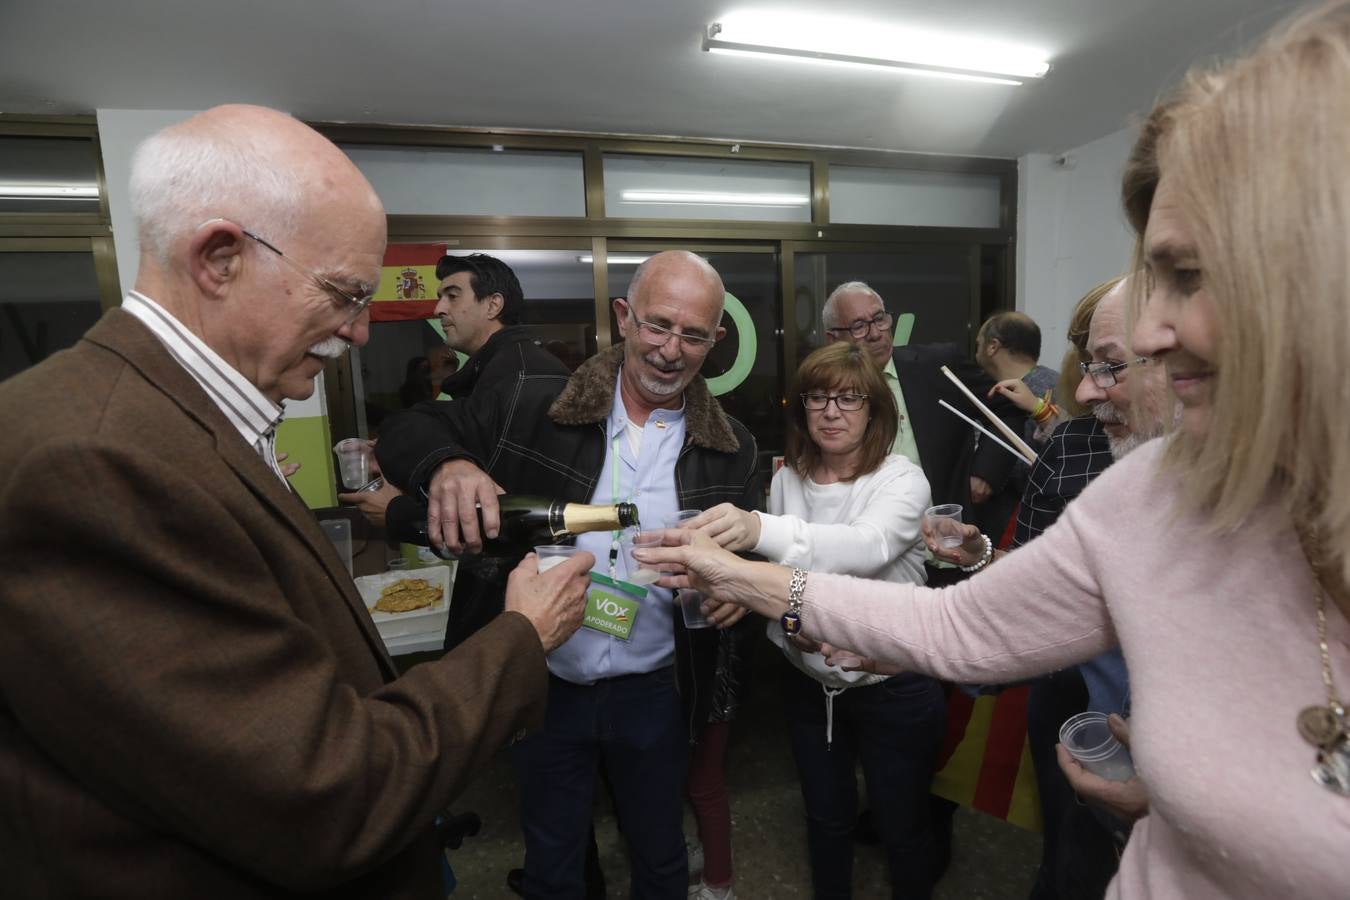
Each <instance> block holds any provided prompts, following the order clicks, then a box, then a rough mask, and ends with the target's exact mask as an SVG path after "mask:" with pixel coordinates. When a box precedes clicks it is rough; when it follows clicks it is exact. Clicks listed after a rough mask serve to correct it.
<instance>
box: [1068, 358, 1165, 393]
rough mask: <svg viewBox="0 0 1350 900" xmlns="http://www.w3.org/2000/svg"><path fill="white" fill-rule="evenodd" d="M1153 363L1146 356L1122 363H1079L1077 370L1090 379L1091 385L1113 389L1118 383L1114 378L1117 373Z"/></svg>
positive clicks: (1117, 379) (1118, 380)
mask: <svg viewBox="0 0 1350 900" xmlns="http://www.w3.org/2000/svg"><path fill="white" fill-rule="evenodd" d="M1151 362H1153V359H1152V358H1151V357H1148V356H1136V357H1135V358H1134V359H1132V360H1130V361H1129V362H1123V363H1104V362H1101V363H1081V362H1080V363H1079V364H1078V370H1079V371H1080V372H1082V373H1083V377H1085V378H1091V379H1092V383H1093V384H1095V385H1096V386H1097V387H1099V388H1109V387H1115V386H1116V385H1117V384H1119V383H1120V379H1119V378H1117V377H1116V373H1117V372H1123V371H1125V370H1126V369H1128V368H1129V367H1130V366H1146V365H1148V364H1149V363H1151Z"/></svg>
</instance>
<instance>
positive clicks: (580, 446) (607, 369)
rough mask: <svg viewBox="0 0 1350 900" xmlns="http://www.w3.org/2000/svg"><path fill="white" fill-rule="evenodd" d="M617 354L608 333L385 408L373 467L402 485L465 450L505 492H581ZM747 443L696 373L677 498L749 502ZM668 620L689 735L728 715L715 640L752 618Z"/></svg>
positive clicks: (741, 644)
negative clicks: (456, 388)
mask: <svg viewBox="0 0 1350 900" xmlns="http://www.w3.org/2000/svg"><path fill="white" fill-rule="evenodd" d="M622 361H623V347H622V346H621V345H619V346H615V347H611V348H610V349H608V350H605V351H602V352H601V353H598V354H596V355H595V356H593V357H592V358H591V359H589V360H587V361H586V362H585V363H583V364H582V365H581V366H580V367H579V368H578V369H577V371H576V372H575V373H574V374H572V375H571V376H570V377H568V376H566V375H559V374H557V373H551V372H540V371H537V370H532V369H522V370H521V371H520V372H519V373H518V374H517V375H516V376H515V377H514V378H504V379H495V380H493V381H492V382H491V383H480V385H479V386H478V387H477V388H476V389H475V390H474V394H473V400H474V402H473V403H471V404H461V403H457V402H456V401H448V402H439V403H423V404H420V405H418V406H416V407H413V408H412V409H410V410H406V411H404V412H402V413H398V414H396V415H394V416H391V417H390V418H389V419H386V420H385V422H384V427H383V429H382V432H381V437H380V441H379V443H378V444H377V445H376V450H375V453H376V456H377V457H378V459H379V462H380V468H381V471H383V472H384V474H385V477H387V478H389V479H391V480H392V481H393V482H394V484H396V485H398V486H399V487H402V488H403V489H404V490H410V489H419V490H424V489H425V488H426V487H427V486H428V483H429V480H430V478H431V475H432V473H433V472H434V471H435V469H436V467H437V466H438V465H440V464H441V463H442V462H444V461H446V460H448V459H469V460H472V461H473V462H474V463H476V464H477V465H478V466H479V467H480V468H482V469H483V470H484V471H486V472H487V473H488V474H489V475H490V476H492V478H493V479H494V480H496V482H497V483H498V484H500V485H501V486H502V487H504V488H506V489H507V490H508V491H510V492H511V493H516V494H540V495H543V496H547V497H556V498H558V499H561V500H567V501H572V502H579V503H586V502H589V501H590V499H591V497H592V496H593V495H594V492H595V488H596V484H597V482H598V481H599V478H600V475H601V467H602V466H603V465H604V461H605V451H606V445H605V423H606V421H607V419H608V417H609V413H610V408H611V406H612V405H613V401H614V385H615V382H616V380H617V378H618V374H619V366H620V364H621V363H622ZM488 398H490V402H482V401H484V400H487V399H488ZM756 455H757V447H756V444H755V439H754V437H753V436H751V434H750V432H749V431H748V430H747V429H746V428H745V426H744V425H742V424H741V423H740V422H738V421H736V420H735V419H733V418H731V417H730V416H728V415H727V414H726V413H725V412H723V410H722V407H721V406H720V405H719V404H718V403H717V400H716V399H715V398H714V397H713V396H712V394H711V393H710V392H709V391H708V388H707V385H706V384H705V383H704V381H703V379H702V378H701V377H696V378H695V379H694V381H693V382H692V383H691V384H690V385H689V387H688V388H686V390H685V444H684V448H683V449H682V450H681V451H680V455H679V458H678V461H677V462H676V464H675V489H676V492H677V493H678V495H679V501H680V508H681V509H707V508H709V507H712V506H715V505H717V504H718V503H734V504H736V505H737V506H739V507H740V508H742V509H756V508H758V507H759V505H760V503H761V500H762V499H763V481H762V477H761V475H760V473H759V472H758V470H757V467H756ZM674 620H675V635H674V638H675V660H676V670H677V673H678V675H679V683H680V689H681V695H682V697H683V699H684V705H685V709H686V713H687V715H688V717H689V718H688V721H689V724H690V733H691V737H696V736H697V734H698V732H699V731H700V730H701V728H702V725H703V723H705V722H707V721H710V720H712V721H718V720H721V719H726V718H730V717H731V716H732V715H734V711H735V706H736V702H737V699H738V694H739V693H740V687H741V683H742V681H743V676H744V668H745V667H744V665H743V664H739V665H737V666H736V669H737V671H735V672H722V673H718V672H717V669H718V665H717V662H718V656H719V645H721V644H722V643H723V642H730V643H729V645H728V647H727V648H725V649H724V650H723V651H722V652H721V655H722V656H723V658H724V659H727V660H741V661H743V660H744V658H745V656H746V651H747V649H748V647H747V646H746V645H747V644H748V642H749V641H750V640H752V637H751V635H752V634H753V632H754V631H755V630H756V629H755V627H754V623H755V622H757V621H758V620H757V619H755V618H754V617H749V616H748V617H746V618H745V619H743V620H742V621H741V623H740V624H739V625H738V626H737V627H736V628H733V629H730V630H729V631H717V630H715V629H702V630H699V631H689V630H687V629H685V627H684V622H683V620H682V618H681V617H680V616H675V619H674Z"/></svg>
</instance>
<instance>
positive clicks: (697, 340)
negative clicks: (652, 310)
mask: <svg viewBox="0 0 1350 900" xmlns="http://www.w3.org/2000/svg"><path fill="white" fill-rule="evenodd" d="M628 314H629V315H630V316H632V317H633V321H634V322H636V323H637V327H638V335H639V336H640V337H641V338H642V340H643V341H645V342H646V343H648V344H650V345H651V346H653V347H661V346H663V345H665V343H666V341H668V340H670V339H671V338H678V339H679V341H680V349H681V350H683V351H684V352H685V353H688V354H691V355H693V356H707V355H708V351H709V350H711V349H712V348H713V344H716V343H717V339H716V338H710V337H701V336H700V335H697V334H685V333H684V332H682V331H672V330H671V329H669V328H666V327H665V326H663V325H657V324H656V323H655V322H648V321H646V320H644V319H639V318H638V314H637V312H635V311H634V310H633V308H632V307H631V306H630V307H629V308H628Z"/></svg>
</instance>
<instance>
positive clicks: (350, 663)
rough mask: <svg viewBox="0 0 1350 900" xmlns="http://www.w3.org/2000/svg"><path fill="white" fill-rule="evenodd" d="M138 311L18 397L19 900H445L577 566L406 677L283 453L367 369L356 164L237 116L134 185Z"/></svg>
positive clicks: (537, 717) (5, 399) (40, 369)
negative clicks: (297, 409) (475, 790)
mask: <svg viewBox="0 0 1350 900" xmlns="http://www.w3.org/2000/svg"><path fill="white" fill-rule="evenodd" d="M131 196H132V205H133V209H134V212H135V214H136V219H137V223H138V226H139V235H140V241H141V256H140V266H139V271H138V273H137V277H136V288H135V290H133V291H132V292H131V293H130V294H129V295H128V296H127V298H126V301H125V303H124V305H123V307H122V308H121V309H115V310H112V311H111V312H109V313H108V314H107V315H106V316H105V317H104V318H103V319H102V320H101V321H100V322H99V323H98V324H96V325H95V326H94V327H93V328H92V329H91V330H90V331H89V332H88V333H87V334H86V335H85V336H84V337H83V338H82V339H81V340H80V341H79V343H78V344H77V345H76V346H75V347H74V348H72V349H71V350H69V351H67V352H64V353H60V354H57V355H55V356H52V357H51V358H49V359H48V360H46V361H45V362H43V363H41V364H40V365H38V366H36V367H34V368H32V369H30V370H28V371H27V372H25V373H23V374H21V375H19V376H16V377H15V378H13V379H11V380H9V381H8V382H6V383H5V384H3V385H0V416H3V420H4V421H5V422H6V423H7V425H6V427H7V428H8V429H9V436H8V439H7V440H6V441H5V442H3V445H0V471H4V472H5V476H6V477H5V480H4V482H3V484H0V565H2V566H3V568H4V571H5V572H7V573H8V575H7V577H6V579H5V580H4V585H3V587H0V612H2V613H3V618H4V622H5V626H4V628H3V629H0V690H2V692H3V696H4V700H3V701H0V758H3V759H4V761H5V762H4V765H3V766H0V772H3V774H0V784H3V785H4V787H3V788H2V789H0V844H3V845H4V846H5V847H7V848H8V849H9V850H10V851H11V852H8V853H7V854H6V860H7V863H6V867H5V880H6V886H7V888H8V892H9V893H10V894H11V895H13V896H19V897H37V896H47V897H58V896H59V897H76V896H80V897H84V896H128V897H129V896H136V897H149V898H164V900H168V898H179V897H232V898H248V897H256V898H262V897H268V898H276V897H290V896H301V895H304V896H314V895H316V894H319V893H321V894H323V896H325V897H341V898H376V897H378V898H409V900H411V898H425V900H432V898H439V897H442V896H443V895H444V888H443V885H442V877H441V867H442V860H443V848H442V847H441V846H440V841H439V840H438V838H437V836H436V832H435V830H434V828H433V820H434V818H435V816H436V814H437V812H438V811H440V810H441V809H443V808H444V807H445V805H446V804H447V803H448V802H449V801H450V800H451V799H452V798H453V797H454V796H455V795H456V794H457V793H458V792H459V791H460V790H462V788H463V787H464V785H465V783H466V781H467V780H468V779H469V778H470V777H471V775H472V773H473V772H474V770H475V769H477V768H479V767H481V766H483V765H485V764H486V763H487V762H488V761H489V760H490V759H491V758H492V756H493V754H494V753H495V752H496V751H497V750H498V749H500V748H501V747H503V746H504V745H506V744H507V743H508V742H510V741H512V740H514V739H516V738H518V737H520V736H523V735H524V733H525V732H526V731H527V730H529V729H531V728H538V727H540V726H542V724H543V712H544V703H545V694H546V690H547V672H546V669H545V665H544V658H545V654H546V653H547V652H548V651H549V650H551V649H552V648H554V647H556V646H558V645H559V644H561V643H562V642H563V641H564V640H566V639H567V637H568V636H570V635H571V633H572V632H573V631H574V630H575V629H576V628H577V627H578V626H579V625H580V622H581V616H582V610H583V606H584V591H585V586H586V583H587V580H586V569H587V568H588V567H589V565H590V562H591V556H590V554H588V553H583V554H579V556H580V557H581V558H580V559H579V560H577V561H576V562H574V563H571V564H568V565H567V566H566V568H563V567H559V568H558V569H554V570H553V571H550V572H548V573H546V574H544V575H539V574H538V573H537V570H536V568H535V566H534V564H533V563H532V562H527V563H526V564H525V565H523V566H522V567H521V568H520V569H519V570H518V571H517V572H516V573H515V576H514V577H513V579H512V586H511V588H510V589H509V590H508V595H507V601H506V609H507V612H505V613H504V614H503V615H501V616H499V617H498V619H497V620H496V621H495V622H494V623H493V624H492V625H490V626H488V627H487V628H485V629H484V630H483V631H482V632H481V633H480V634H479V636H478V637H477V639H476V640H475V641H473V642H471V643H470V644H469V645H467V646H465V647H462V648H460V649H458V650H456V651H455V652H454V653H451V654H448V655H447V656H445V657H444V658H443V659H441V660H439V661H437V662H434V663H429V664H427V665H424V666H419V667H417V668H416V669H415V670H414V671H412V672H410V673H408V674H407V675H406V676H404V677H402V678H398V677H396V676H397V672H396V670H395V668H394V665H393V663H392V662H391V660H390V658H389V656H388V654H387V653H386V652H385V650H384V646H383V644H382V643H381V641H380V637H379V635H378V634H377V632H376V631H375V628H374V625H373V624H372V622H371V620H370V616H369V614H368V613H367V611H366V608H365V605H364V604H363V603H362V600H361V597H360V595H359V594H358V593H357V591H356V589H355V586H354V585H353V583H352V580H351V577H350V575H348V574H347V572H346V570H345V568H344V567H343V565H342V563H341V562H340V561H339V559H338V557H337V555H336V553H335V552H334V551H333V548H332V546H331V545H330V544H329V543H328V541H327V540H326V539H325V537H324V535H323V532H322V531H321V530H320V529H319V527H318V523H317V522H316V521H315V519H314V516H313V515H312V514H311V513H310V511H309V510H308V509H306V508H305V505H304V504H303V503H302V502H301V501H300V499H299V498H298V497H297V496H296V495H295V494H294V493H292V492H291V490H290V487H289V485H288V484H287V483H286V481H285V478H284V477H283V475H282V473H281V471H280V469H279V467H278V465H277V462H276V460H275V454H274V445H273V441H274V436H275V429H276V425H277V423H278V421H279V420H280V418H281V415H282V407H281V403H282V401H283V400H285V399H300V398H304V397H307V396H309V395H310V393H311V392H312V391H313V390H314V377H315V375H317V374H318V373H319V371H320V370H321V369H322V368H323V366H324V363H325V362H326V361H327V360H328V359H329V358H330V357H332V356H334V355H337V354H339V353H341V352H343V351H344V350H345V349H346V347H347V346H348V345H349V344H358V345H359V344H363V343H365V341H366V337H367V330H368V317H367V313H366V306H367V304H368V303H369V300H370V296H371V285H373V284H375V283H376V281H377V280H378V277H379V272H380V261H381V258H382V256H383V253H384V246H385V217H384V211H383V209H382V208H381V206H380V202H379V199H378V198H377V197H376V196H375V193H374V191H373V190H372V189H371V187H370V185H369V184H368V183H367V182H366V180H365V179H364V178H363V177H362V176H361V174H360V172H358V171H357V169H356V168H355V166H353V165H352V163H351V161H350V160H348V159H347V157H346V156H345V155H344V154H343V153H342V152H341V151H340V150H338V148H337V147H335V146H334V145H333V144H331V143H330V142H329V141H327V140H326V139H324V138H323V137H321V136H320V135H319V134H318V133H316V132H314V131H313V130H311V129H310V128H308V127H306V126H305V125H303V124H301V123H300V122H298V121H296V120H295V119H292V118H291V117H289V116H286V115H284V114H282V113H278V112H275V111H273V110H268V109H262V108H259V107H248V106H226V107H218V108H216V109H212V110H209V111H207V112H205V113H201V114H199V115H196V116H193V117H192V118H189V119H188V120H186V121H184V122H182V123H179V124H177V125H174V126H172V127H170V128H168V129H166V130H165V131H162V132H160V133H159V134H157V135H154V136H152V137H151V138H149V139H148V140H147V141H146V142H145V143H144V144H143V145H142V146H141V147H140V148H139V149H138V151H137V154H136V156H135V159H134V161H133V166H132V179H131Z"/></svg>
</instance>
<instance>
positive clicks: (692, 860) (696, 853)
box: [684, 844, 703, 897]
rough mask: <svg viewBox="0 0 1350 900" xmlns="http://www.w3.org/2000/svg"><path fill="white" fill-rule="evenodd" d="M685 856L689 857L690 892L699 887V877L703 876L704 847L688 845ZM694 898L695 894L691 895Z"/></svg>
mask: <svg viewBox="0 0 1350 900" xmlns="http://www.w3.org/2000/svg"><path fill="white" fill-rule="evenodd" d="M684 852H685V854H686V855H687V856H688V857H689V880H690V881H691V882H692V885H691V887H690V888H689V890H691V891H692V890H693V889H694V888H696V887H698V886H699V880H698V877H699V876H700V875H702V874H703V845H702V844H687V845H685V848H684ZM690 896H691V897H692V896H693V894H690Z"/></svg>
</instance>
